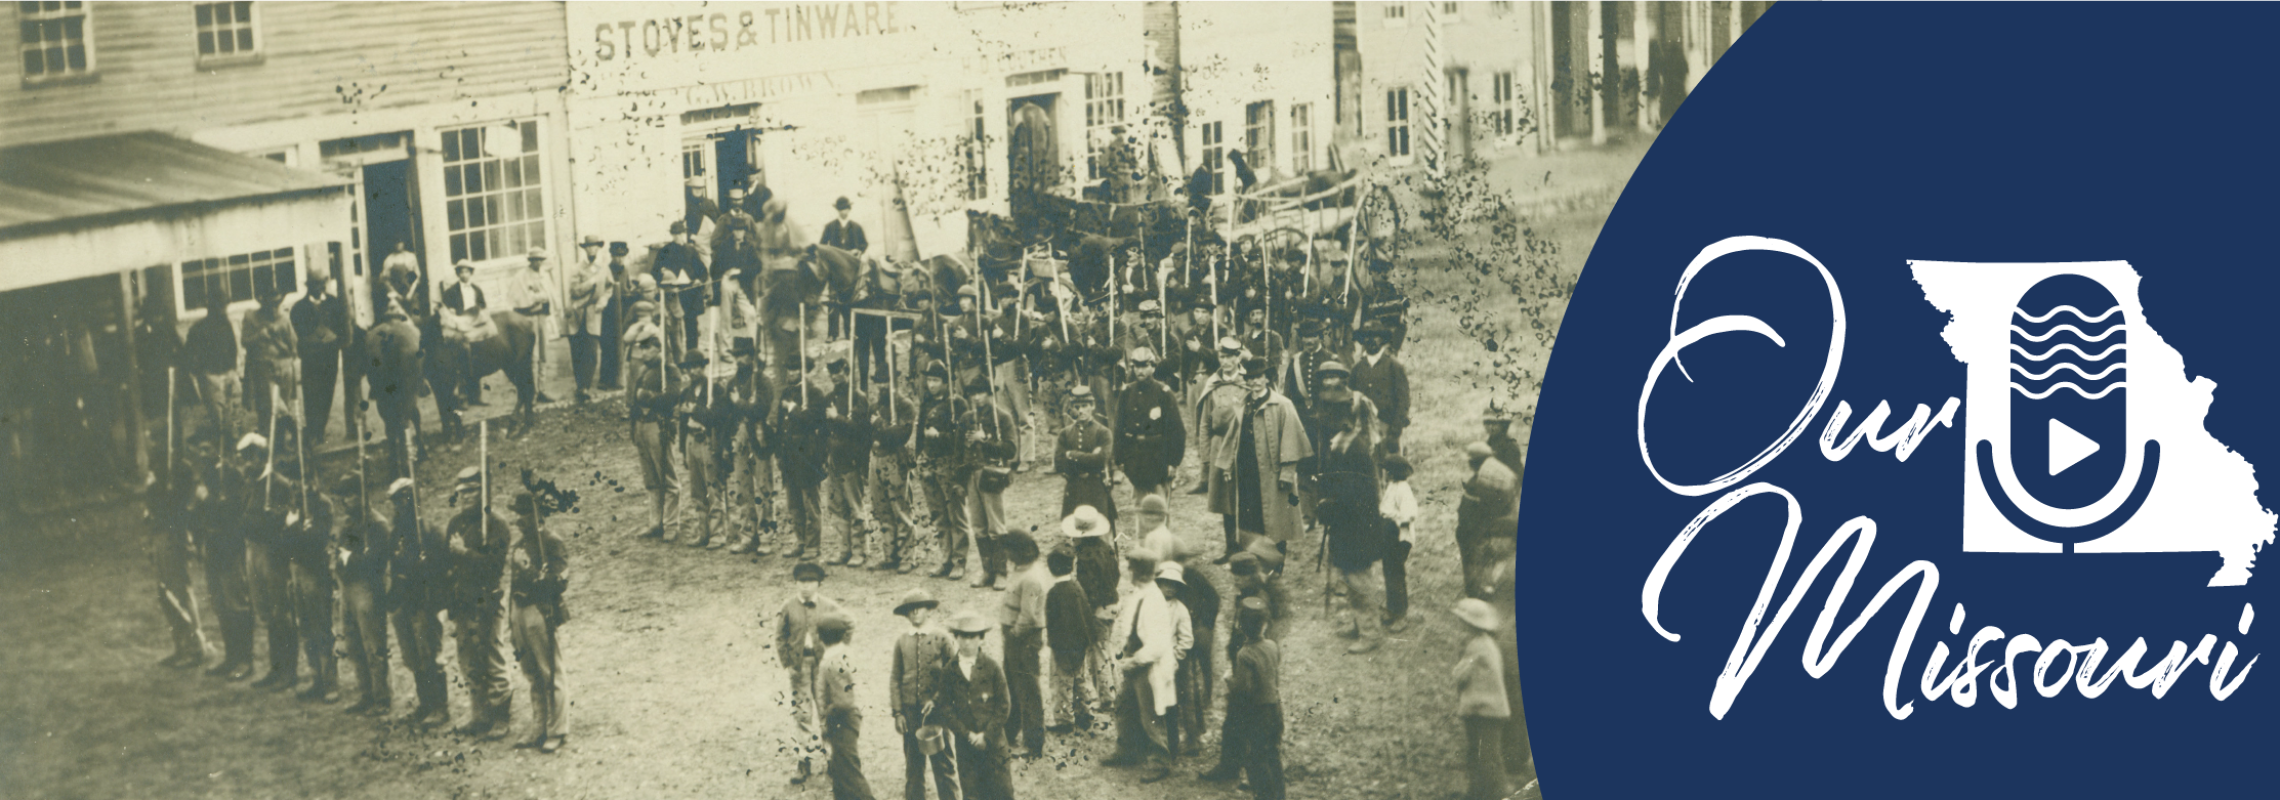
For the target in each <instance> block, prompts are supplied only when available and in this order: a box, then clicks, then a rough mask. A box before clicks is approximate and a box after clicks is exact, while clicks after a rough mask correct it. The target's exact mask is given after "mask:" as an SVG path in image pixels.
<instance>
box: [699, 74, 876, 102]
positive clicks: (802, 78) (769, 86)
mask: <svg viewBox="0 0 2280 800" xmlns="http://www.w3.org/2000/svg"><path fill="white" fill-rule="evenodd" d="M837 88H838V87H837V85H836V84H834V83H833V82H832V80H831V73H828V72H803V73H799V74H796V75H775V76H770V77H765V78H747V79H744V80H741V81H730V82H727V83H711V84H702V85H698V86H689V87H685V88H682V89H680V90H679V91H678V92H677V94H678V95H679V96H680V98H681V106H682V107H683V108H707V107H711V106H725V105H734V104H737V103H759V102H766V101H769V100H782V99H785V98H790V97H801V96H805V95H811V94H828V93H830V92H833V91H835V90H836V89H837Z"/></svg>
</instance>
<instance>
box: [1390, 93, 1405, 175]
mask: <svg viewBox="0 0 2280 800" xmlns="http://www.w3.org/2000/svg"><path fill="white" fill-rule="evenodd" d="M1385 154H1386V155H1388V156H1392V157H1394V158H1408V157H1409V90H1408V89H1407V88H1401V89H1394V90H1392V91H1389V92H1386V93H1385Z"/></svg>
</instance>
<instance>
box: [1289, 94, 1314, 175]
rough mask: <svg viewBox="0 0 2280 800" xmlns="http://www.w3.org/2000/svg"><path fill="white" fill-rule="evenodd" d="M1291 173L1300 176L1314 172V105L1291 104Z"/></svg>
mask: <svg viewBox="0 0 2280 800" xmlns="http://www.w3.org/2000/svg"><path fill="white" fill-rule="evenodd" d="M1290 171H1291V172H1292V173H1294V174H1298V175H1304V174H1306V173H1309V172H1313V171H1314V104H1313V103H1293V104H1291V107H1290Z"/></svg>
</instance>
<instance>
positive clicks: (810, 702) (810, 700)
mask: <svg viewBox="0 0 2280 800" xmlns="http://www.w3.org/2000/svg"><path fill="white" fill-rule="evenodd" d="M792 580H793V581H795V582H796V583H797V584H798V585H799V594H798V595H796V596H794V597H793V598H792V599H790V600H787V601H785V602H784V607H783V608H782V609H781V610H779V611H777V612H776V655H777V657H778V658H780V659H782V660H783V663H784V670H785V671H786V672H788V673H790V675H791V679H792V719H793V720H794V721H795V722H797V723H799V726H800V732H801V733H802V734H805V736H806V739H807V741H803V742H801V747H802V748H803V750H804V751H805V752H802V753H801V755H800V763H799V773H798V775H796V776H794V777H793V778H792V783H795V784H799V783H806V782H807V779H808V777H809V776H811V775H813V774H814V773H815V763H814V753H813V750H812V748H813V747H814V737H815V734H816V733H818V732H819V731H820V729H821V726H820V725H818V723H819V722H820V721H821V720H819V719H818V718H817V717H816V709H817V706H816V700H817V698H816V696H815V685H816V681H815V677H816V669H817V666H818V665H819V663H820V662H821V660H822V658H823V642H822V640H821V639H820V638H818V637H817V635H816V630H815V628H816V621H817V620H819V619H821V618H823V617H824V616H825V615H827V614H837V613H839V604H838V603H836V602H833V601H832V600H831V598H828V597H824V596H823V595H822V589H823V567H822V566H820V565H817V564H816V563H815V562H812V561H803V562H800V564H799V566H795V567H793V568H792Z"/></svg>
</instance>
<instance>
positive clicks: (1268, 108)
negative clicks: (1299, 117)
mask: <svg viewBox="0 0 2280 800" xmlns="http://www.w3.org/2000/svg"><path fill="white" fill-rule="evenodd" d="M1243 161H1244V163H1247V164H1250V165H1251V171H1252V172H1253V173H1255V174H1260V175H1264V174H1266V173H1268V172H1271V171H1273V170H1274V164H1275V101H1273V100H1262V101H1260V102H1257V103H1252V104H1250V105H1248V106H1244V107H1243Z"/></svg>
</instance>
